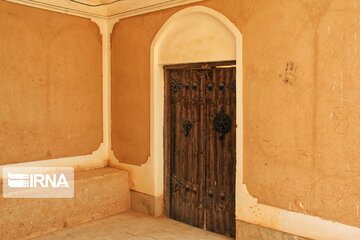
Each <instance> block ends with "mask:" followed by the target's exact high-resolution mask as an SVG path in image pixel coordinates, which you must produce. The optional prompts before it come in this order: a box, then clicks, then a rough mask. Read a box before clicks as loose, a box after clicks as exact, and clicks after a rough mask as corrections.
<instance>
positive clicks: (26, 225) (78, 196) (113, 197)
mask: <svg viewBox="0 0 360 240" xmlns="http://www.w3.org/2000/svg"><path fill="white" fill-rule="evenodd" d="M1 189H2V185H1ZM129 208H130V190H129V184H128V173H127V172H126V171H123V170H117V169H113V168H101V169H95V170H88V171H84V172H78V173H75V197H74V198H72V199H5V198H3V197H2V194H1V195H0V239H2V240H10V239H11V240H15V239H30V238H33V237H36V236H41V235H43V234H47V233H50V232H53V231H56V230H59V229H62V228H64V227H71V226H75V225H78V224H82V223H86V222H90V221H92V220H94V219H99V218H103V217H106V216H110V215H114V214H117V213H120V212H123V211H126V210H128V209H129Z"/></svg>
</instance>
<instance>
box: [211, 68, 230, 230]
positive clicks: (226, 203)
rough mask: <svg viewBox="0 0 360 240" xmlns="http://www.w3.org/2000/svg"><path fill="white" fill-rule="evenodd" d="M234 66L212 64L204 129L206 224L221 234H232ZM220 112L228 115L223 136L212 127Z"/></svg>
mask: <svg viewBox="0 0 360 240" xmlns="http://www.w3.org/2000/svg"><path fill="white" fill-rule="evenodd" d="M235 77H236V69H235V68H213V71H212V80H211V84H213V85H214V88H213V90H208V91H207V94H206V97H207V99H208V104H207V111H206V113H207V115H206V124H207V127H206V130H207V131H208V133H207V134H208V138H207V141H208V142H207V144H206V146H207V149H206V154H207V157H206V171H207V177H206V187H207V192H208V196H207V202H208V206H207V210H206V215H207V216H206V228H207V229H208V230H210V231H213V232H217V233H220V234H223V235H229V236H235V166H236V162H235V161H236V157H235V153H236V125H235V124H236V91H235V80H236V79H235ZM220 112H223V113H225V114H227V115H228V116H229V118H230V119H231V125H232V126H231V129H230V132H229V133H226V134H225V135H224V137H223V138H222V137H221V134H220V133H218V132H216V131H215V128H214V118H215V117H216V115H217V114H218V113H220Z"/></svg>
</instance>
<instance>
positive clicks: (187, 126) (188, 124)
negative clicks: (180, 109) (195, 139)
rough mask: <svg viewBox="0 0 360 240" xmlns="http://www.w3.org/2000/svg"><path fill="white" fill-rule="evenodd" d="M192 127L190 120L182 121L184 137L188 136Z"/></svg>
mask: <svg viewBox="0 0 360 240" xmlns="http://www.w3.org/2000/svg"><path fill="white" fill-rule="evenodd" d="M192 126H193V125H192V123H191V121H190V120H188V119H187V120H185V121H184V123H183V128H184V131H185V133H184V134H185V136H186V137H187V136H189V132H190V130H191V128H192Z"/></svg>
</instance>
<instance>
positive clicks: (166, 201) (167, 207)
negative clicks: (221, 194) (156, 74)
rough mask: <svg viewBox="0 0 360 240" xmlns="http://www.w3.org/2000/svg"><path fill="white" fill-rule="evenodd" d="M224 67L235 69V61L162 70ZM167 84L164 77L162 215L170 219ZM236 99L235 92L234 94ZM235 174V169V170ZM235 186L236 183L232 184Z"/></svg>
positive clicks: (169, 133) (179, 65) (178, 65)
mask: <svg viewBox="0 0 360 240" xmlns="http://www.w3.org/2000/svg"><path fill="white" fill-rule="evenodd" d="M217 66H221V67H222V66H224V67H230V66H233V67H235V68H236V67H237V66H236V60H232V61H218V62H203V63H187V64H186V63H184V64H175V65H165V66H163V68H164V69H210V68H212V67H217ZM168 86H169V82H168V79H167V78H165V77H164V128H163V133H164V214H165V216H167V217H170V202H171V157H170V155H171V151H170V150H171V144H170V142H171V141H170V135H171V129H170V126H171V125H170V120H171V117H170V115H171V111H170V107H171V104H170V102H169V101H168V100H169V95H170V91H169V88H168ZM235 94H236V97H237V94H238V93H237V92H236V93H235ZM235 174H236V169H235ZM234 184H235V186H236V183H234Z"/></svg>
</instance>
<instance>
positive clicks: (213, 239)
mask: <svg viewBox="0 0 360 240" xmlns="http://www.w3.org/2000/svg"><path fill="white" fill-rule="evenodd" d="M60 239H61V240H70V239H75V240H91V239H99V240H105V239H106V240H112V239H114V240H115V239H119V240H135V239H139V240H154V239H155V240H159V239H160V240H201V239H203V240H217V239H219V240H220V239H223V240H226V239H229V238H226V237H223V236H221V235H217V234H214V233H211V232H207V231H204V230H201V229H198V228H194V227H192V226H189V225H186V224H183V223H180V222H176V221H173V220H171V219H168V218H165V217H160V218H152V217H150V216H147V215H143V214H140V213H136V212H131V211H130V212H126V213H122V214H119V215H116V216H112V217H108V218H104V219H100V220H97V221H94V222H91V223H87V224H84V225H80V226H77V227H73V228H66V229H63V230H61V231H58V232H54V233H51V234H49V235H46V236H42V237H38V238H35V240H60Z"/></svg>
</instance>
